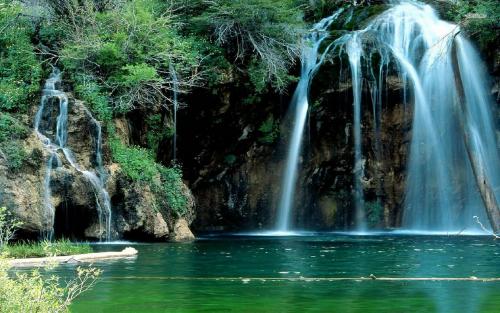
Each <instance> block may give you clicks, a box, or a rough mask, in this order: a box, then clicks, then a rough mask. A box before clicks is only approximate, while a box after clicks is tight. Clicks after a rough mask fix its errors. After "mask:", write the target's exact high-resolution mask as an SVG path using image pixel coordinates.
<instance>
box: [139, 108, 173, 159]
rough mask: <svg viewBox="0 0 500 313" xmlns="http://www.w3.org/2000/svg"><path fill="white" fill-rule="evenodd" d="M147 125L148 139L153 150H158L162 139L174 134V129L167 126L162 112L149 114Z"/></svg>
mask: <svg viewBox="0 0 500 313" xmlns="http://www.w3.org/2000/svg"><path fill="white" fill-rule="evenodd" d="M146 125H147V128H148V131H147V133H146V140H147V143H148V147H149V148H150V149H151V150H152V151H157V150H158V146H159V144H160V143H161V141H162V140H164V139H167V138H171V137H172V136H173V132H174V129H173V128H169V127H166V125H165V123H163V122H162V117H161V114H151V115H149V116H148V117H147V118H146Z"/></svg>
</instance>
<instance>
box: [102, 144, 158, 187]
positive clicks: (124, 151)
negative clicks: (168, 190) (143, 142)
mask: <svg viewBox="0 0 500 313" xmlns="http://www.w3.org/2000/svg"><path fill="white" fill-rule="evenodd" d="M110 146H111V152H112V154H113V159H114V161H115V162H117V163H118V164H120V168H121V169H122V171H123V172H124V174H125V175H126V176H127V177H128V178H130V179H131V180H133V181H142V182H153V180H154V179H155V178H157V177H158V174H159V173H158V168H157V164H156V162H155V159H154V156H153V155H152V154H151V152H150V151H149V150H147V149H144V148H141V147H129V146H126V145H124V144H123V143H121V142H120V140H119V139H118V138H112V139H111V140H110Z"/></svg>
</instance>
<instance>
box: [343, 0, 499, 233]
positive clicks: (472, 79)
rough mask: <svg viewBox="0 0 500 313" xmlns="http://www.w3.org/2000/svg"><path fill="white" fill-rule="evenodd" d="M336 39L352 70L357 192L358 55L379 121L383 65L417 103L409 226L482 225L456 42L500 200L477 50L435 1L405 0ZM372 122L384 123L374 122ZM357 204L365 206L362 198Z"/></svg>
mask: <svg viewBox="0 0 500 313" xmlns="http://www.w3.org/2000/svg"><path fill="white" fill-rule="evenodd" d="M336 42H337V43H336V45H337V47H340V49H339V50H340V52H339V55H340V53H341V52H343V51H345V52H346V53H347V55H348V57H349V63H350V67H351V74H352V82H353V93H354V111H355V114H354V137H355V159H356V161H355V162H356V165H355V173H358V174H357V175H356V194H358V195H359V193H358V192H359V189H358V185H357V183H358V182H360V178H363V172H362V167H363V164H360V163H358V161H359V160H360V157H361V148H360V146H359V145H360V142H359V139H356V137H357V136H359V133H358V132H359V125H357V124H358V123H359V118H360V116H359V109H360V107H361V103H360V101H361V100H360V99H361V89H362V81H361V80H362V79H363V76H362V74H360V71H361V70H360V68H361V65H362V64H363V63H362V62H360V59H364V60H365V64H366V66H365V68H366V72H367V73H366V75H365V76H364V78H365V79H366V80H368V82H369V83H368V85H369V88H370V91H371V98H372V102H373V108H374V109H373V111H374V118H375V119H377V117H376V116H377V114H376V112H377V110H378V112H380V108H378V109H377V107H380V105H381V101H382V98H381V96H380V92H381V90H382V77H383V76H384V75H383V71H384V68H385V69H386V71H389V70H390V69H392V70H396V71H397V74H398V76H399V77H400V78H401V81H402V84H403V90H404V91H403V101H404V102H406V101H407V100H408V101H411V100H413V108H414V109H413V127H412V139H411V146H410V156H409V161H408V176H407V182H406V195H405V202H404V215H403V227H404V228H406V229H410V230H419V231H461V230H464V229H468V230H470V229H472V228H474V227H476V225H475V223H474V220H473V216H474V215H477V216H479V217H480V219H481V220H483V221H486V220H487V219H486V214H485V209H484V205H483V203H482V200H481V197H480V194H479V191H478V188H477V186H476V185H475V184H476V183H475V179H474V177H473V173H472V168H471V164H470V161H469V160H468V156H467V153H466V147H465V145H464V141H463V136H462V134H463V130H462V129H461V128H460V125H459V118H458V117H457V114H460V112H459V111H458V110H457V104H456V101H457V97H458V94H457V89H456V85H455V73H454V72H453V68H452V55H451V53H452V49H451V48H452V45H456V46H457V51H458V56H457V58H458V63H459V66H460V68H461V71H462V72H463V73H467V75H464V76H462V77H461V79H462V85H463V86H464V89H465V98H466V99H465V100H466V102H467V103H466V106H467V112H465V114H467V115H468V119H467V120H468V121H469V125H466V128H467V129H466V132H468V133H470V134H472V138H471V141H472V143H473V144H472V146H473V149H475V151H476V152H477V154H479V155H480V159H481V162H482V164H483V165H484V167H485V169H486V173H487V177H488V179H489V181H490V182H491V184H492V186H493V189H495V190H497V191H496V193H497V194H496V197H497V199H500V197H499V196H500V194H499V190H500V188H499V187H500V185H499V183H500V176H499V175H500V158H499V155H498V146H497V142H496V137H495V127H494V123H493V119H492V112H491V107H492V103H491V99H490V97H489V95H488V91H487V89H486V86H488V84H487V81H486V79H485V77H484V74H483V71H482V68H483V66H482V63H481V61H480V59H479V57H478V55H477V53H476V51H475V49H474V48H473V47H472V45H471V44H470V43H469V42H468V41H467V40H466V39H465V38H464V37H463V36H462V35H461V34H460V33H459V27H458V26H457V25H454V24H451V23H448V22H445V21H443V20H440V19H439V17H438V16H437V14H436V13H435V11H434V10H433V9H432V8H431V7H430V6H429V5H425V4H421V3H418V2H415V1H411V2H410V1H402V2H400V3H398V4H395V5H393V6H392V7H391V8H390V9H388V10H387V11H385V12H384V13H382V14H381V15H379V16H378V17H377V18H375V19H374V20H373V21H372V22H371V23H370V24H369V25H368V26H367V27H366V28H365V29H363V30H360V31H356V32H353V33H350V34H347V35H344V36H342V37H341V38H339V39H338V40H337V41H336ZM374 55H376V58H374V57H373V56H374ZM373 59H377V61H376V62H377V63H374V64H372V62H373V61H372V60H373ZM390 62H394V66H392V67H390V66H389V65H390ZM376 65H378V66H379V67H378V75H375V73H377V70H376V69H374V68H375V67H376ZM377 76H378V77H377ZM377 80H378V81H377ZM411 98H413V99H411ZM405 105H406V104H405ZM374 125H375V127H378V126H377V122H376V120H375V123H374ZM358 138H359V137H358ZM359 166H361V168H359ZM358 202H359V203H362V198H361V197H359V200H358ZM356 208H357V209H356V220H357V224H358V229H359V228H360V227H362V225H363V224H360V221H359V220H358V218H359V210H358V204H357V205H356ZM360 225H361V226H360Z"/></svg>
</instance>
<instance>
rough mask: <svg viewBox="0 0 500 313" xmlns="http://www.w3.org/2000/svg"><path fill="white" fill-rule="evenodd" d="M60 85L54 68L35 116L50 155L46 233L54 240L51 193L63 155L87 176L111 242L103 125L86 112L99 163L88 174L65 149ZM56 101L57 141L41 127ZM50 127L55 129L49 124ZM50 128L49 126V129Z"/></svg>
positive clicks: (64, 97)
mask: <svg viewBox="0 0 500 313" xmlns="http://www.w3.org/2000/svg"><path fill="white" fill-rule="evenodd" d="M60 85H61V72H60V71H59V69H57V68H54V69H53V71H52V73H51V74H50V76H49V78H48V79H47V80H46V82H45V85H44V88H43V92H42V100H41V102H40V107H39V109H38V112H37V114H36V116H35V123H34V128H35V132H36V134H37V135H38V138H40V140H41V141H42V143H43V145H44V147H45V149H46V151H47V152H48V154H49V157H48V159H47V164H46V173H45V179H44V215H45V216H44V219H45V221H46V223H47V225H46V229H49V230H50V231H48V233H46V234H44V236H45V237H46V238H49V239H50V238H52V237H53V236H54V233H53V232H54V220H55V207H54V204H53V203H52V191H51V181H52V172H53V171H54V170H57V169H58V168H59V167H61V166H62V161H61V156H60V153H61V152H62V156H64V157H65V159H66V160H67V162H68V163H69V164H70V165H71V166H72V167H73V168H74V169H75V170H77V171H78V172H79V173H81V174H82V175H84V177H85V178H86V179H87V180H88V181H89V182H90V183H91V185H92V187H93V189H94V193H95V198H96V207H97V213H98V218H99V226H100V231H99V234H100V236H101V237H103V238H105V239H106V240H108V241H109V240H110V239H111V201H110V197H109V194H108V192H107V191H106V188H105V183H106V172H105V170H104V167H103V163H102V151H101V149H102V131H101V125H100V124H99V122H97V121H96V120H95V119H94V118H93V117H92V114H91V113H90V112H89V111H88V110H87V111H86V113H87V115H88V116H89V118H90V119H91V121H92V123H93V124H94V127H95V129H96V138H95V159H96V162H95V163H96V169H95V171H89V170H86V169H84V168H82V167H81V166H80V165H79V164H78V163H77V161H76V159H75V157H74V155H73V152H72V151H71V149H70V148H69V147H67V146H66V144H67V140H68V97H67V95H66V93H65V92H63V91H62V90H60ZM54 101H56V102H57V104H58V110H59V114H58V116H57V119H56V121H55V125H56V131H55V135H54V136H53V137H54V138H53V139H52V138H49V137H52V136H51V135H49V134H50V133H51V132H52V130H51V129H45V128H43V127H42V126H41V124H42V123H41V122H42V119H43V117H44V112H45V111H46V110H51V109H52V108H51V107H50V105H51V104H53V103H54ZM49 125H52V124H51V123H49ZM49 127H50V126H49Z"/></svg>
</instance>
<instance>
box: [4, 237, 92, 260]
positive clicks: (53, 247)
mask: <svg viewBox="0 0 500 313" xmlns="http://www.w3.org/2000/svg"><path fill="white" fill-rule="evenodd" d="M1 250H2V251H1V252H2V253H4V254H5V256H6V257H8V258H16V259H17V258H37V257H48V256H66V255H74V254H84V253H92V252H94V250H93V249H92V247H91V246H90V245H89V244H88V243H74V242H71V241H69V240H68V239H61V240H58V241H54V242H51V241H48V240H44V241H41V242H25V243H16V244H7V245H5V246H4V247H3V248H1Z"/></svg>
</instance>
